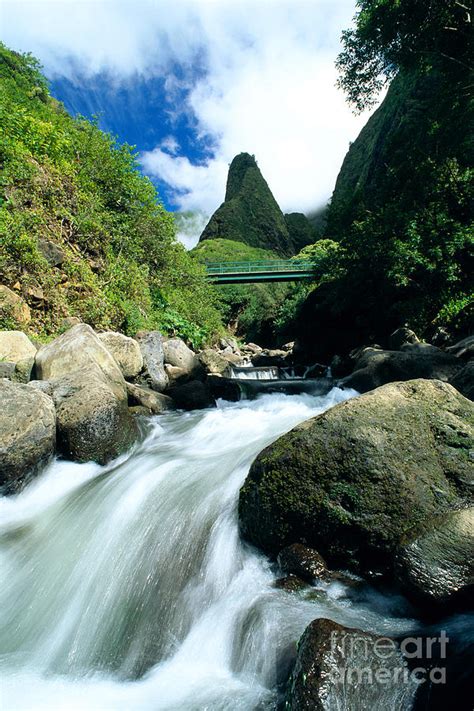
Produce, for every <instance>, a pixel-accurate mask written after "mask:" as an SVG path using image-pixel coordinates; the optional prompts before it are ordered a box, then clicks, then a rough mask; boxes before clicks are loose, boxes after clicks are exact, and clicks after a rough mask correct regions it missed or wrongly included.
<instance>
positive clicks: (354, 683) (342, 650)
mask: <svg viewBox="0 0 474 711" xmlns="http://www.w3.org/2000/svg"><path fill="white" fill-rule="evenodd" d="M416 689H417V683H416V680H415V679H414V678H410V676H409V670H408V667H407V663H406V661H405V659H404V657H403V654H402V652H401V650H400V648H399V646H398V644H397V643H396V642H395V641H394V640H391V639H389V638H387V637H377V636H376V635H373V634H369V633H367V632H362V630H358V629H352V628H348V627H343V626H342V625H339V624H337V623H336V622H333V621H332V620H326V619H319V620H314V621H313V622H311V624H310V625H308V627H307V628H306V630H305V631H304V633H303V636H302V637H301V639H300V641H299V643H298V654H297V657H296V662H295V666H294V669H293V672H292V675H291V677H290V680H289V683H288V688H287V695H286V709H287V710H288V711H306V710H307V711H333V709H350V710H351V711H365V710H366V709H377V708H380V709H409V708H411V707H412V702H413V699H414V697H415V693H416Z"/></svg>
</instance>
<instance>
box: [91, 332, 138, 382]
mask: <svg viewBox="0 0 474 711" xmlns="http://www.w3.org/2000/svg"><path fill="white" fill-rule="evenodd" d="M98 335H99V339H100V340H101V342H102V343H103V344H104V346H105V347H106V348H107V350H108V351H109V353H110V354H111V355H112V356H113V358H114V359H115V361H116V362H117V365H118V366H119V368H120V370H121V371H122V374H123V376H124V378H127V379H128V378H136V377H137V375H138V374H139V373H140V372H141V370H142V368H143V356H142V353H141V350H140V346H139V345H138V342H137V341H135V340H134V339H133V338H129V337H128V336H124V335H123V334H122V333H115V332H114V331H107V332H106V333H99V334H98Z"/></svg>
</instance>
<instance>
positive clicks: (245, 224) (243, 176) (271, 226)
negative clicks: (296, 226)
mask: <svg viewBox="0 0 474 711" xmlns="http://www.w3.org/2000/svg"><path fill="white" fill-rule="evenodd" d="M215 238H224V239H227V240H235V241H236V242H244V243H245V244H248V245H250V246H252V247H262V248H263V249H270V250H273V251H274V252H277V253H278V254H281V255H291V254H294V252H295V249H294V246H293V244H292V242H291V238H290V235H289V232H288V227H287V224H286V222H285V218H284V216H283V213H282V211H281V210H280V208H279V207H278V204H277V202H276V200H275V198H274V197H273V195H272V193H271V191H270V188H269V187H268V185H267V183H266V181H265V179H264V177H263V175H262V174H261V172H260V169H259V167H258V166H257V162H256V160H255V158H254V156H251V155H249V154H248V153H240V154H239V155H238V156H236V157H235V158H234V160H233V161H232V163H231V164H230V168H229V174H228V177H227V188H226V194H225V200H224V202H223V203H222V205H221V206H220V207H219V208H218V209H217V210H216V212H215V213H214V214H213V215H212V217H211V219H210V221H209V223H208V224H207V226H206V227H205V229H204V232H203V233H202V235H201V237H200V241H203V240H208V239H215Z"/></svg>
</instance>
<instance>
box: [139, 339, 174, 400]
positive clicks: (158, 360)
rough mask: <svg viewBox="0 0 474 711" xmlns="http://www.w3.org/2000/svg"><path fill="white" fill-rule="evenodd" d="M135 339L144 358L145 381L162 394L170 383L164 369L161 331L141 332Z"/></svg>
mask: <svg viewBox="0 0 474 711" xmlns="http://www.w3.org/2000/svg"><path fill="white" fill-rule="evenodd" d="M135 338H136V340H137V341H138V344H139V346H140V351H141V353H142V357H143V365H144V369H145V379H146V381H147V382H148V384H149V385H150V387H151V388H152V389H153V390H156V391H157V392H160V393H161V392H163V390H166V388H167V387H168V383H169V378H168V375H167V374H166V371H165V367H164V354H163V337H162V335H161V333H160V332H159V331H140V332H139V333H137V334H136V336H135Z"/></svg>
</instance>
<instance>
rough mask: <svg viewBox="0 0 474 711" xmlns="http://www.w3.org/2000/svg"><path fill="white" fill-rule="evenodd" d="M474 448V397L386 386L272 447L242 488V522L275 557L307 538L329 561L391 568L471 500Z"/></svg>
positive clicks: (445, 388)
mask: <svg viewBox="0 0 474 711" xmlns="http://www.w3.org/2000/svg"><path fill="white" fill-rule="evenodd" d="M473 451H474V405H473V404H472V403H471V402H470V401H469V400H467V399H466V398H464V397H463V396H462V395H460V394H459V393H458V392H457V391H456V390H454V388H452V387H451V386H450V385H448V384H446V383H443V382H440V381H436V380H432V381H428V380H413V381H409V382H405V383H391V384H389V385H385V386H383V387H380V388H378V389H376V390H374V391H372V392H370V393H367V394H366V395H363V396H361V397H359V398H354V399H352V400H349V401H347V402H345V403H342V404H340V405H337V406H336V407H334V408H332V409H331V410H329V411H327V412H325V413H324V414H322V415H319V416H318V417H315V418H313V419H311V420H308V421H307V422H304V423H303V424H301V425H299V426H298V427H296V428H295V429H293V430H291V432H289V433H288V434H286V435H284V436H283V437H280V438H279V439H278V440H277V441H276V442H275V443H274V444H272V445H270V446H269V447H267V448H266V449H264V450H263V451H262V452H261V453H260V454H259V456H258V457H257V459H256V460H255V462H254V463H253V465H252V467H251V469H250V473H249V475H248V477H247V479H246V481H245V483H244V486H243V487H242V489H241V491H240V499H239V519H240V530H241V532H242V535H243V536H244V538H245V539H246V540H248V541H250V542H252V543H254V544H255V545H256V546H258V547H260V548H262V549H263V550H264V551H266V552H267V553H268V554H270V555H271V556H276V555H277V553H278V552H279V551H280V550H281V549H282V548H284V547H285V546H287V545H290V544H292V543H295V542H302V543H305V544H306V545H308V546H311V547H314V548H315V549H317V550H318V551H319V552H320V553H321V555H323V556H324V558H325V559H326V560H327V561H328V562H329V563H330V564H333V565H339V566H342V567H344V568H348V569H352V570H354V571H356V572H367V571H380V572H383V573H386V574H389V575H392V574H393V560H394V556H395V555H396V553H397V551H398V550H399V549H400V547H402V546H405V545H407V544H409V543H411V542H413V541H414V540H416V539H417V538H418V537H419V536H422V535H424V534H426V533H427V532H428V531H432V530H434V529H435V528H436V526H437V525H438V521H439V518H440V516H442V515H443V514H445V513H447V512H449V511H452V510H459V509H462V508H464V507H465V506H466V505H467V502H468V501H471V500H472V494H471V493H470V486H471V485H472V478H473V472H474V465H473V458H472V457H473ZM445 545H446V546H448V545H449V541H447V540H446V541H445ZM402 577H403V576H402Z"/></svg>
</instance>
